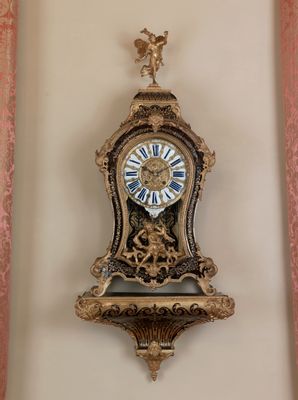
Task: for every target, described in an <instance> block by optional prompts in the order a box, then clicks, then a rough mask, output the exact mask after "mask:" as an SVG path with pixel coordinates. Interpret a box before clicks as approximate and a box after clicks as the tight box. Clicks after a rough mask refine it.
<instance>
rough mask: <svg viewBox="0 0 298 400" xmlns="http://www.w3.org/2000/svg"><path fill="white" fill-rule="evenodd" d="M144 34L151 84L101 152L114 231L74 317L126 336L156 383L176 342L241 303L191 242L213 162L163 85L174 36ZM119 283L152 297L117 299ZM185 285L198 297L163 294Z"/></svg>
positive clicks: (142, 55)
mask: <svg viewBox="0 0 298 400" xmlns="http://www.w3.org/2000/svg"><path fill="white" fill-rule="evenodd" d="M141 33H143V34H144V35H146V37H147V40H144V39H137V40H135V42H134V44H135V46H136V48H137V53H138V57H137V59H136V62H142V61H146V60H148V64H145V65H143V67H142V68H141V75H142V76H148V77H149V78H151V79H152V83H150V84H149V86H148V87H147V88H145V89H141V90H139V92H138V93H137V94H136V95H135V97H134V98H133V100H132V103H131V107H130V112H129V115H128V117H127V119H126V120H125V121H123V122H122V123H121V125H120V128H119V129H118V130H117V131H116V132H115V133H114V134H113V135H112V136H111V137H110V138H109V139H108V140H107V141H106V142H105V144H104V145H103V147H102V148H101V149H100V150H99V151H97V152H96V163H97V165H98V167H99V169H100V171H101V172H102V173H103V174H104V178H105V186H106V190H107V193H108V195H109V198H110V200H111V202H112V205H113V210H114V219H115V221H114V232H113V237H112V239H111V242H110V245H109V247H108V249H107V252H106V254H105V255H102V256H101V257H98V258H97V259H96V260H95V262H94V264H93V265H92V266H91V273H92V275H93V276H94V277H95V278H96V285H94V286H93V287H92V288H91V289H90V290H88V291H87V292H85V293H84V294H83V295H81V296H79V297H78V299H77V301H76V305H75V309H76V314H77V315H78V316H79V317H80V318H82V319H85V320H89V321H94V322H99V323H104V324H111V325H115V326H118V327H121V328H122V329H124V330H126V331H128V332H129V333H130V335H131V336H132V338H133V339H134V341H135V345H136V353H137V355H138V356H140V357H142V358H144V359H145V361H146V362H147V364H148V366H149V369H150V372H151V376H152V379H153V380H156V377H157V372H158V370H159V367H160V363H161V362H162V361H163V360H164V359H166V358H167V357H169V356H171V355H173V354H174V341H175V339H176V338H177V337H178V336H179V334H180V333H182V332H183V331H184V330H185V329H186V328H187V327H190V326H192V325H195V324H199V323H205V322H209V321H213V320H215V319H226V318H227V317H229V316H231V315H232V314H233V312H234V301H233V299H231V298H230V297H228V296H226V295H222V294H220V293H218V291H217V290H216V289H215V288H214V287H213V286H212V285H211V279H212V277H213V276H214V275H215V274H216V272H217V267H216V265H215V264H214V262H213V260H212V259H211V258H210V257H205V256H203V254H202V253H201V250H200V247H199V245H198V243H197V242H196V240H195V236H194V227H193V222H194V212H195V207H196V204H197V201H198V199H199V198H200V197H201V194H202V190H203V186H204V181H205V175H206V173H207V172H208V171H210V169H211V167H212V166H213V164H214V162H215V155H214V153H212V152H211V151H210V150H209V148H208V147H207V145H206V144H205V142H204V140H203V139H202V138H200V137H199V136H197V135H196V134H195V133H194V132H193V131H192V129H191V127H190V125H189V124H188V123H186V122H185V121H184V120H183V118H182V116H181V112H180V107H179V104H178V101H177V98H176V97H175V95H174V94H173V93H172V92H171V91H170V90H166V89H162V88H161V87H160V86H159V85H158V83H157V81H156V73H157V71H158V70H159V68H160V66H162V65H163V59H162V50H163V47H164V46H165V45H166V44H167V39H168V32H164V34H163V35H160V36H157V35H154V34H153V33H151V32H149V31H148V30H147V29H146V28H145V29H144V30H142V31H141ZM116 276H120V277H121V278H122V279H123V280H125V281H127V282H128V281H130V282H137V283H139V284H140V285H142V286H143V287H149V288H151V289H152V290H153V291H152V293H148V292H146V293H143V294H142V293H138V294H137V293H129V294H128V293H115V292H110V291H109V289H108V287H109V285H110V283H111V281H112V280H113V278H114V277H116ZM185 278H192V279H194V280H195V282H196V284H197V294H196V295H190V294H188V293H184V294H171V295H169V294H165V293H161V292H160V291H158V289H159V288H160V287H162V286H165V285H167V284H169V283H175V284H177V285H178V284H180V283H181V282H182V281H183V279H185Z"/></svg>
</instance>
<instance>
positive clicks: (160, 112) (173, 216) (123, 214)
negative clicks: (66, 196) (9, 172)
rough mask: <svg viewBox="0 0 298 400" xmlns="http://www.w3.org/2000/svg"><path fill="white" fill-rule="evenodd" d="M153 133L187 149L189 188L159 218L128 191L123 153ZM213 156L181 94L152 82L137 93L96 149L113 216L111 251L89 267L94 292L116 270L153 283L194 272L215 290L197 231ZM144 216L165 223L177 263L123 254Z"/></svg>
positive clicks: (205, 287)
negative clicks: (184, 110)
mask: <svg viewBox="0 0 298 400" xmlns="http://www.w3.org/2000/svg"><path fill="white" fill-rule="evenodd" d="M152 138H161V139H164V140H169V141H171V142H172V143H174V144H175V145H176V146H179V147H180V148H181V146H182V148H184V152H186V154H185V156H186V161H187V163H188V173H189V176H188V179H187V190H186V191H185V193H184V194H183V196H182V198H181V199H180V200H178V201H177V202H176V203H174V204H173V205H171V206H169V207H166V208H165V210H164V211H163V212H161V213H160V214H159V215H158V217H156V218H153V217H151V216H150V215H149V213H148V212H147V211H146V210H145V208H144V207H142V206H140V205H138V204H136V203H135V202H134V201H133V200H131V199H130V198H129V197H128V196H127V193H126V191H125V190H124V188H123V186H124V184H123V182H122V180H121V173H122V170H121V167H122V159H123V157H125V156H126V155H127V153H128V149H130V148H131V147H132V146H133V144H132V143H134V142H136V141H137V140H141V141H145V140H150V139H152ZM214 162H215V155H214V153H211V152H210V150H209V149H208V147H207V146H206V144H205V142H204V140H203V139H202V138H200V137H199V136H197V135H196V134H195V133H194V132H193V131H192V130H191V128H190V125H189V124H187V123H186V122H185V121H184V120H183V119H182V117H181V112H180V107H179V104H178V102H177V99H176V97H175V96H174V95H173V94H172V93H171V92H170V91H168V90H162V89H160V88H159V87H158V88H155V87H154V88H148V89H145V90H141V91H139V92H138V93H137V94H136V96H135V97H134V99H133V102H132V104H131V109H130V114H129V116H128V118H127V119H126V120H125V121H124V122H123V123H122V124H121V127H120V129H119V130H117V132H116V133H115V134H114V135H113V136H112V137H111V138H110V139H108V140H107V141H106V143H105V144H104V146H103V147H102V148H101V150H100V151H97V152H96V163H97V165H98V166H99V169H100V171H101V172H102V173H103V174H104V177H105V186H106V189H107V193H108V195H109V197H110V199H111V201H112V205H113V209H114V216H115V226H114V234H113V239H112V242H111V244H110V246H109V248H108V249H107V253H106V254H105V255H104V256H103V257H100V258H97V259H96V260H95V263H94V264H93V266H92V267H91V273H92V274H93V275H94V276H95V277H96V278H97V280H98V286H97V287H96V288H94V292H95V294H96V295H98V296H101V295H103V294H104V293H105V291H106V289H107V287H108V285H109V284H110V282H111V280H112V278H113V277H114V276H121V277H122V278H123V279H124V280H126V281H137V282H139V283H141V284H142V285H145V286H148V287H150V288H153V289H155V288H158V287H161V286H164V285H166V284H168V283H170V282H175V283H178V282H181V281H182V280H183V279H184V278H187V277H191V278H194V279H195V280H196V282H197V284H198V286H199V289H200V292H201V293H204V294H207V295H212V294H214V293H215V289H214V288H213V287H212V286H211V285H210V279H211V278H212V277H213V276H214V275H215V274H216V272H217V267H216V265H215V264H214V263H213V261H212V259H211V258H209V257H208V258H207V257H204V256H203V255H202V254H201V251H200V248H199V245H198V244H197V243H196V241H195V237H194V232H193V224H194V215H195V207H196V203H197V200H198V198H199V197H200V196H201V194H202V189H203V185H204V180H205V175H206V173H207V172H208V171H210V169H211V167H212V165H213V164H214ZM146 221H151V222H152V223H153V224H155V225H159V224H162V225H163V226H164V227H165V228H166V231H167V233H168V234H169V235H171V237H173V239H174V241H175V242H174V246H175V248H176V249H175V253H176V254H178V255H180V256H178V257H177V259H175V260H173V261H174V262H173V264H167V263H166V259H164V260H162V259H161V257H160V259H161V260H160V261H159V262H158V264H160V266H159V265H157V266H156V268H154V269H153V268H152V267H151V268H150V267H146V265H145V266H144V265H142V264H141V265H140V263H138V262H137V260H132V258H133V257H128V256H126V257H125V256H124V255H127V254H132V248H133V244H132V239H133V237H134V236H135V235H136V234H137V233H138V232H139V231H140V230H141V229H142V228H143V226H144V222H146ZM174 229H175V230H176V233H174ZM166 247H167V244H166ZM172 247H173V246H168V248H172ZM164 258H165V257H164ZM174 258H175V257H174ZM168 259H171V258H170V257H168ZM150 261H151V260H150V259H149V263H148V265H150ZM162 261H163V262H162ZM151 264H152V261H151ZM152 269H153V270H152Z"/></svg>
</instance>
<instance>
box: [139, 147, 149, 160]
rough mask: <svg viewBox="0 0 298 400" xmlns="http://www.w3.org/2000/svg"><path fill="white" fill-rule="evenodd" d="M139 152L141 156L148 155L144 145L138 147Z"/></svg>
mask: <svg viewBox="0 0 298 400" xmlns="http://www.w3.org/2000/svg"><path fill="white" fill-rule="evenodd" d="M140 153H141V154H142V156H143V157H144V158H148V157H149V156H148V153H147V151H146V149H145V148H144V147H141V148H140Z"/></svg>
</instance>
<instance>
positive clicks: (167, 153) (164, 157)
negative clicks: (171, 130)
mask: <svg viewBox="0 0 298 400" xmlns="http://www.w3.org/2000/svg"><path fill="white" fill-rule="evenodd" d="M170 151H171V149H168V150H167V152H166V154H165V155H164V156H163V159H164V160H166V159H167V157H168V155H169V154H170Z"/></svg>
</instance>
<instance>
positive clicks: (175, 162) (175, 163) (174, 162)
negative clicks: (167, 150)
mask: <svg viewBox="0 0 298 400" xmlns="http://www.w3.org/2000/svg"><path fill="white" fill-rule="evenodd" d="M181 161H182V160H181V158H177V159H176V160H174V161H173V162H171V163H170V166H171V167H175V165H177V164H179V163H180V162H181Z"/></svg>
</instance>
